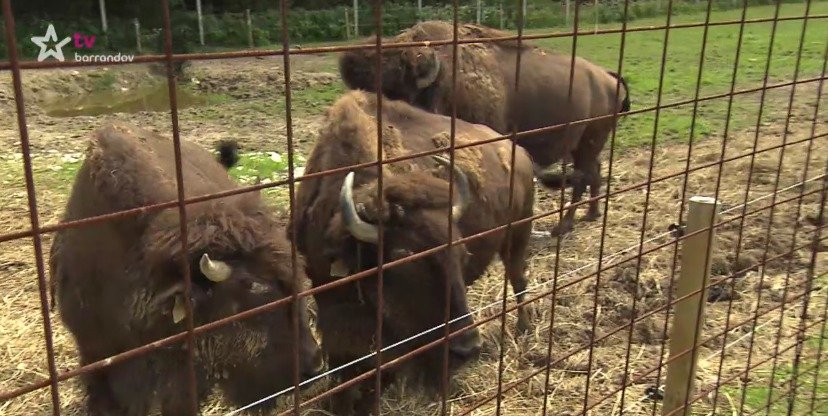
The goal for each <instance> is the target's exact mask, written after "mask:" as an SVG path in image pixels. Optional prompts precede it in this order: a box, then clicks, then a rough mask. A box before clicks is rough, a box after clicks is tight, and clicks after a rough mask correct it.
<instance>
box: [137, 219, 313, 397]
mask: <svg viewBox="0 0 828 416" xmlns="http://www.w3.org/2000/svg"><path fill="white" fill-rule="evenodd" d="M208 211H209V210H208ZM163 223H168V224H169V221H165V220H162V219H158V220H157V221H156V222H155V227H153V228H156V230H151V231H150V232H149V233H148V234H147V237H148V238H151V239H153V241H147V240H145V244H147V246H148V249H147V250H146V253H148V255H147V259H146V261H147V263H148V264H150V267H151V269H152V271H151V272H152V273H154V275H156V276H165V278H164V279H163V281H165V282H166V284H165V285H164V287H166V289H163V290H156V293H155V296H154V299H153V304H155V305H157V310H158V311H160V312H159V315H160V318H156V319H153V320H152V321H153V323H152V324H151V326H154V327H156V328H161V330H162V331H165V332H173V333H174V332H180V331H182V330H184V329H185V328H186V319H185V318H186V308H185V298H184V282H183V273H182V271H181V259H180V258H181V255H182V254H181V250H180V243H176V242H175V241H176V240H177V233H176V232H174V231H173V230H172V229H170V228H169V227H168V225H167V226H164V225H163ZM159 227H160V229H158V228H159ZM188 228H189V231H188V241H189V242H190V244H191V246H190V247H188V251H187V252H186V254H184V256H186V258H187V261H188V264H189V274H190V277H191V282H192V285H191V292H190V293H191V297H190V303H191V306H192V311H193V316H192V319H193V321H194V324H195V325H196V326H199V325H203V324H207V323H210V322H213V321H216V320H219V319H222V318H226V317H229V316H231V315H234V314H236V313H239V312H244V311H246V310H250V309H253V308H256V307H260V306H263V305H266V304H268V303H271V302H274V301H277V300H280V299H284V298H287V297H290V296H292V295H294V294H295V293H296V292H298V291H299V290H300V289H301V288H298V287H295V286H294V284H293V281H294V279H293V274H292V272H291V260H290V254H289V253H290V251H289V247H288V246H287V242H284V241H282V240H280V239H278V238H275V236H280V234H279V233H278V229H277V228H276V226H275V225H274V224H273V223H272V221H271V220H270V219H269V218H268V217H267V216H265V215H264V214H253V215H250V214H246V215H242V214H241V213H240V212H234V211H232V210H230V211H229V212H228V210H226V209H222V210H215V211H213V212H208V213H206V214H203V215H197V216H194V219H193V220H191V221H190V226H189V227H188ZM295 266H296V269H297V272H296V273H298V274H299V276H298V277H299V279H304V277H305V276H304V274H303V272H301V270H303V264H302V262H301V260H299V261H298V264H296V265H295ZM299 302H300V304H299V307H298V308H296V309H298V312H296V313H298V316H295V315H294V308H293V305H292V304H291V303H290V302H287V303H285V304H283V305H280V306H278V307H276V308H275V309H273V310H269V311H267V312H263V313H259V314H256V315H254V316H251V317H249V318H244V319H241V320H239V321H236V322H233V323H231V324H228V325H225V326H223V327H221V328H220V329H217V330H214V331H208V332H206V333H204V334H202V335H199V336H197V338H196V352H195V354H196V358H197V365H198V367H199V368H200V369H201V370H202V371H204V372H205V373H206V374H207V375H208V376H212V377H213V378H214V379H216V380H217V381H218V382H219V383H220V385H221V386H222V388H223V390H224V392H225V394H226V395H227V396H228V397H229V398H230V399H231V400H233V401H234V402H235V403H244V404H246V403H250V402H253V401H255V400H258V399H260V398H262V397H264V396H266V395H268V394H272V393H275V392H276V391H278V390H279V389H282V388H285V387H287V386H290V385H292V384H293V366H294V356H295V354H298V356H299V371H300V377H301V378H302V379H306V378H308V377H310V376H313V375H315V374H317V373H318V372H320V371H321V370H322V366H323V361H322V356H321V354H320V352H319V348H318V345H317V343H316V340H315V339H314V337H313V335H312V334H311V331H310V328H309V323H308V322H309V320H308V316H307V308H306V304H305V301H304V298H300V300H299ZM294 319H297V320H298V323H299V326H298V341H299V342H298V344H295V343H294V338H295V337H294ZM170 327H172V328H171V329H172V330H170Z"/></svg>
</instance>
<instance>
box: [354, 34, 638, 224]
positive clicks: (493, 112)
mask: <svg viewBox="0 0 828 416" xmlns="http://www.w3.org/2000/svg"><path fill="white" fill-rule="evenodd" d="M506 36H510V34H508V33H506V32H503V31H499V30H495V29H491V28H488V27H484V26H478V25H474V24H464V25H462V26H461V27H459V28H458V37H459V38H460V39H463V40H467V39H479V38H491V37H506ZM452 39H453V26H452V24H451V23H449V22H442V21H426V22H422V23H418V24H416V25H414V26H412V27H411V28H408V29H406V30H404V31H402V32H401V33H400V34H399V35H397V36H396V37H394V38H392V39H388V43H399V42H421V41H440V40H452ZM452 50H453V49H452V46H451V45H444V46H436V47H433V46H429V47H410V48H404V49H401V48H392V49H387V50H384V51H383V52H382V76H381V77H380V78H381V80H382V93H383V95H385V96H387V97H389V98H392V99H398V100H405V101H407V102H409V103H411V104H414V105H416V106H418V107H420V108H423V109H425V110H428V111H432V112H436V113H438V114H443V115H451V114H452V100H454V101H456V106H457V113H456V114H457V117H458V118H461V119H463V120H465V121H468V122H471V123H479V124H484V125H487V126H489V127H491V128H493V129H495V130H496V131H498V132H500V133H501V134H508V133H511V132H512V129H513V128H515V129H517V131H519V132H520V131H528V130H535V129H540V128H543V127H548V126H554V125H559V124H564V123H567V122H573V121H576V120H582V119H588V118H593V117H599V116H606V115H612V114H617V112H619V111H628V110H629V108H630V100H629V96H628V91H627V83H626V81H625V80H624V78H623V77H621V76H619V75H618V74H616V73H613V72H610V71H607V70H605V69H603V68H601V67H599V66H597V65H595V64H593V63H591V62H589V61H587V60H585V59H582V58H575V62H574V79H573V83H572V101H571V103H569V104H568V103H567V98H568V95H569V79H570V67H571V66H572V57H571V56H569V55H561V54H556V53H552V52H548V51H546V50H543V49H540V48H538V47H535V46H533V45H532V44H530V43H528V42H524V43H522V44H521V45H520V48H518V45H517V42H515V41H499V42H497V43H486V44H474V43H465V44H461V45H459V46H458V68H457V84H456V85H457V89H456V90H454V89H452V67H453V64H452V62H453V61H452ZM518 55H520V57H521V58H520V59H521V63H520V65H521V71H520V86H519V91H518V90H516V89H515V78H516V71H515V69H516V66H515V63H516V58H517V56H518ZM375 56H376V51H375V50H374V49H364V50H353V51H348V52H345V53H343V54H342V55H341V56H340V59H339V71H340V75H341V77H342V80H343V81H344V82H345V84H346V85H347V86H348V87H349V88H351V89H363V90H368V91H375V90H376V81H377V77H376V59H375ZM618 82H620V83H621V86H620V87H619V88H620V90H619V93H618V96H616V88H617V87H618V86H617V83H618ZM513 121H514V123H515V124H514V125H513ZM615 122H616V120H615V119H614V118H612V117H608V118H603V119H599V120H593V121H590V122H585V123H579V124H577V125H568V126H567V127H566V128H558V129H555V130H552V131H545V132H536V133H533V134H527V135H523V136H521V137H518V139H517V143H518V144H519V145H520V146H522V147H523V148H525V149H526V150H527V151H528V152H529V154H530V155H531V157H532V159H533V162H534V164H535V172H536V174H537V175H538V179H539V180H540V182H541V183H542V184H544V185H545V186H547V187H549V188H552V189H555V188H558V187H561V186H565V184H569V185H571V186H572V187H573V194H572V202H573V203H575V202H577V201H580V200H581V197H582V195H583V193H584V191H585V190H586V186H587V185H589V188H590V195H591V197H596V196H598V194H599V192H600V188H601V164H600V160H599V156H600V153H601V150H602V149H603V147H604V144H605V143H606V141H607V137H608V135H609V133H610V132H611V130H612V128H613V126H614V125H615ZM568 159H571V160H572V161H573V162H574V168H575V172H574V173H573V174H572V175H571V176H569V177H567V178H562V177H560V175H549V174H544V173H543V170H545V169H546V168H548V167H550V166H551V165H552V164H554V163H556V162H559V161H562V160H568ZM600 215H601V212H600V210H599V208H598V201H597V200H596V201H591V202H590V204H589V211H588V213H587V215H586V219H588V220H594V219H596V218H598V217H600ZM574 216H575V207H570V208H569V209H568V210H567V212H566V215H565V216H564V218H563V221H562V222H561V223H560V224H558V226H556V227H555V229H554V230H553V232H554V233H555V234H560V233H565V232H568V231H570V230H572V227H573V222H574Z"/></svg>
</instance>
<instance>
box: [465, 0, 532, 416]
mask: <svg viewBox="0 0 828 416" xmlns="http://www.w3.org/2000/svg"><path fill="white" fill-rule="evenodd" d="M517 3H518V5H519V6H521V7H520V10H519V11H518V27H517V31H518V33H517V40H516V43H517V53H516V54H515V94H518V93H519V91H520V63H521V55H522V54H521V46H522V43H523V28H524V19H525V16H524V13H525V10H526V0H517ZM452 101H455V100H452ZM511 116H512V119H511V120H510V124H511V125H510V126H509V127H510V130H511V131H510V132H511V135H512V136H511V140H510V141H511V143H510V146H511V148H510V150H511V151H510V153H509V154H510V156H509V158H510V159H509V166H510V169H509V205H508V206H509V209H508V211H507V212H509V213H510V215H511V213H512V212H514V211H513V208H512V207H513V205H514V194H515V158H516V153H517V147H516V146H517V131H518V121H517V120H516V118H517V114H516V113H512V114H511ZM512 224H513V219H512V218H511V216H510V218H509V219H508V220H507V222H506V230H505V236H504V241H506V242H507V243H506V259H505V260H506V261H507V262H512V260H511V255H512V253H513V252H512V249H513V247H512V244H511V243H509V241H511V237H512V232H513V231H514V230H513V229H512ZM507 267H508V266H507ZM521 273H524V270H521ZM508 280H509V279H508V276H506V274H504V276H503V285H502V286H501V292H500V294H501V295H502V296H503V301H502V302H501V305H500V306H501V309H502V311H503V312H502V313H501V315H500V338H499V344H500V345H499V346H500V348H499V349H500V351H499V353H498V359H497V399H496V400H497V402H496V403H495V414H496V415H497V416H500V412H501V411H502V404H503V394H502V392H503V372H504V370H505V368H504V360H505V358H506V357H505V356H506V303H507V296H508V291H509V282H508Z"/></svg>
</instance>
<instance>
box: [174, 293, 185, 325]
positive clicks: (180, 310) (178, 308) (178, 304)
mask: <svg viewBox="0 0 828 416" xmlns="http://www.w3.org/2000/svg"><path fill="white" fill-rule="evenodd" d="M185 316H187V306H186V305H184V298H182V297H181V296H180V295H178V296H176V297H175V305H174V306H173V310H172V318H173V323H176V324H177V323H179V322H181V320H182V319H184V317H185Z"/></svg>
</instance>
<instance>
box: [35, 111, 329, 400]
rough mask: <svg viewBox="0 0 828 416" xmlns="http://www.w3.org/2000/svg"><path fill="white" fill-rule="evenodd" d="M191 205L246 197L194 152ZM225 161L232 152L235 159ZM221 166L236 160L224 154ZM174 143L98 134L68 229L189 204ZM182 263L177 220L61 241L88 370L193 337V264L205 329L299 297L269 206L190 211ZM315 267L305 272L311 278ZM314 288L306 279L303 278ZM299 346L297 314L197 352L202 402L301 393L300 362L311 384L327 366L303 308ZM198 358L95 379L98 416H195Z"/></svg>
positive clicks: (232, 202)
mask: <svg viewBox="0 0 828 416" xmlns="http://www.w3.org/2000/svg"><path fill="white" fill-rule="evenodd" d="M181 149H182V165H183V176H184V188H185V193H186V196H187V197H192V196H196V195H203V194H207V193H215V192H219V191H227V190H231V189H234V188H236V184H235V183H234V182H233V181H232V180H231V179H230V177H229V176H228V175H227V172H226V170H225V168H226V167H229V166H222V165H221V164H219V163H218V162H217V161H216V160H215V157H214V156H213V155H211V154H210V152H208V151H206V150H204V149H202V148H200V147H198V146H197V145H195V144H193V143H189V142H185V141H182V143H181ZM224 150H227V148H224ZM222 153H223V154H224V156H223V157H222V159H223V160H235V159H236V158H235V157H229V158H228V157H227V154H226V153H227V152H226V151H223V152H222ZM176 189H177V187H176V181H175V162H174V157H173V144H172V141H170V140H166V139H164V138H162V137H160V136H159V135H157V134H154V133H151V132H149V131H146V130H142V129H139V128H136V127H134V126H130V125H126V124H121V123H117V124H111V125H107V126H105V127H103V128H102V129H100V130H98V131H97V132H95V135H94V137H93V139H92V140H91V143H90V145H89V147H88V149H87V152H86V160H85V161H84V163H83V165H82V166H81V168H80V170H79V171H78V173H77V177H76V179H75V183H74V187H73V189H72V194H71V196H70V197H69V202H68V206H67V208H66V213H65V215H64V220H65V221H72V220H78V219H82V218H86V217H90V216H96V215H103V214H108V213H112V212H116V211H120V210H125V209H131V208H137V207H140V206H144V205H149V204H155V203H161V202H167V201H170V200H174V199H176V198H177V190H176ZM186 212H187V235H188V244H189V245H188V246H187V249H186V251H185V252H182V247H181V242H180V240H179V235H180V233H179V230H180V229H179V223H180V222H179V216H178V210H177V209H171V210H165V211H160V212H153V213H146V214H142V215H139V216H132V217H125V218H120V219H118V220H116V221H105V222H99V223H95V224H93V225H87V226H83V227H78V228H69V229H64V230H61V231H59V232H57V234H56V236H55V241H54V243H53V245H52V249H51V257H50V269H51V279H52V285H53V288H54V290H55V292H56V300H57V301H58V302H57V304H58V307H59V310H60V316H61V318H62V320H63V322H64V323H65V325H66V327H67V328H68V329H69V331H70V332H71V333H72V335H73V336H74V338H75V341H76V344H77V347H78V350H79V354H80V361H81V364H83V365H86V364H89V363H92V362H95V361H98V360H101V359H105V358H106V357H109V356H112V355H115V354H118V353H121V352H124V351H127V350H130V349H133V348H136V347H139V346H141V345H144V344H147V343H150V342H153V341H155V340H158V339H160V338H164V337H167V336H170V335H174V334H176V333H179V332H182V331H184V330H186V324H185V322H186V320H185V319H184V318H185V313H186V309H185V307H184V298H183V293H184V280H183V279H184V278H183V271H182V270H181V268H180V265H181V260H182V257H184V258H186V261H187V262H188V263H189V264H190V276H191V277H192V292H191V298H190V300H191V302H192V306H193V321H194V323H195V324H196V325H201V324H205V323H208V322H211V321H215V320H217V319H220V318H224V317H227V316H230V315H232V314H235V313H238V312H241V311H244V310H248V309H251V308H254V307H257V306H260V305H264V304H266V303H270V302H273V301H276V300H278V299H282V298H285V297H287V296H291V295H292V294H293V293H294V292H295V291H296V290H298V288H296V287H294V284H293V278H292V273H291V261H290V246H289V244H290V243H289V241H287V239H286V238H285V237H284V234H283V233H284V231H283V229H282V228H281V227H280V226H279V225H278V224H277V222H276V219H275V218H273V217H272V216H271V215H270V214H269V213H268V211H267V209H266V207H265V206H264V205H263V203H262V201H261V200H260V196H259V194H257V193H245V194H241V195H237V196H233V197H229V198H222V199H218V200H211V201H205V202H200V203H198V204H194V205H188V206H187V209H186ZM299 266H300V267H303V265H302V264H300V265H299ZM299 273H300V274H299V276H300V277H301V278H305V276H304V273H303V272H299ZM299 310H300V314H301V315H300V316H299V322H300V336H299V337H300V344H299V345H298V346H294V343H293V342H292V341H293V339H294V337H293V335H292V334H293V332H292V329H293V320H292V319H293V318H292V317H293V313H292V306H291V305H290V304H288V305H285V306H282V307H280V308H278V309H276V310H273V311H269V312H267V313H263V314H259V315H256V316H255V317H252V318H248V319H245V320H243V321H240V322H235V323H233V324H230V325H226V326H224V327H222V328H220V329H218V330H215V331H210V332H208V333H206V334H204V335H201V336H198V338H197V339H196V340H195V341H196V342H195V346H196V349H195V352H194V353H195V357H196V362H195V366H196V379H197V391H198V394H199V396H198V399H199V402H200V401H201V400H202V399H204V398H205V396H206V395H207V394H208V393H209V392H210V389H211V388H212V386H214V385H218V386H220V387H221V389H222V390H223V392H224V393H225V395H226V396H227V397H228V398H229V399H230V400H231V401H232V402H233V403H235V404H237V405H243V404H248V403H251V402H253V401H255V400H257V399H260V398H262V397H263V396H265V395H267V394H271V393H273V392H276V391H278V390H279V389H281V388H284V387H286V386H288V385H291V384H292V380H293V377H292V374H293V354H294V353H298V354H299V355H300V357H301V359H300V371H301V372H302V374H303V377H307V376H309V375H312V374H315V373H316V372H318V371H320V370H321V366H322V356H321V354H320V352H319V349H318V346H317V344H316V341H315V340H314V338H313V336H312V335H311V333H310V330H309V327H308V319H307V316H306V313H307V312H306V310H305V307H304V305H303V306H302V307H301V308H300V309H299ZM186 363H187V351H186V347H185V345H184V344H174V345H172V346H169V347H165V348H161V349H159V350H156V351H154V352H151V353H148V354H144V355H141V356H140V357H137V358H133V359H130V360H127V361H124V362H122V363H119V364H115V365H111V366H108V367H106V368H105V369H103V370H101V371H96V372H93V373H90V374H86V375H85V376H84V378H83V382H84V384H85V386H86V391H87V396H88V397H87V406H88V412H89V414H92V415H130V416H140V415H146V414H148V412H150V410H151V407H152V406H153V404H154V403H155V402H156V401H158V402H160V405H161V411H162V414H163V415H165V416H172V415H193V414H194V413H192V409H191V403H192V402H191V400H188V397H189V394H188V392H189V390H188V388H189V384H188V381H189V379H188V374H189V373H188V366H187V364H186Z"/></svg>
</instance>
